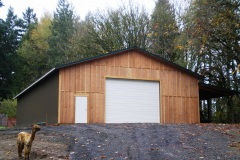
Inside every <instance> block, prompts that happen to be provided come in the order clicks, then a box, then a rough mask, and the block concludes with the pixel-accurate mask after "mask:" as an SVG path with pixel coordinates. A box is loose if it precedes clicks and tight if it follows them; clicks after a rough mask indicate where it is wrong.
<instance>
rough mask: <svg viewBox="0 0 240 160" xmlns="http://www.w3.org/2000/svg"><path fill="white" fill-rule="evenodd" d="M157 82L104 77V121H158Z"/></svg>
mask: <svg viewBox="0 0 240 160" xmlns="http://www.w3.org/2000/svg"><path fill="white" fill-rule="evenodd" d="M159 108H160V107H159V82H156V81H142V80H126V79H106V119H105V121H106V123H138V122H142V123H146V122H150V123H159V122H160V113H159Z"/></svg>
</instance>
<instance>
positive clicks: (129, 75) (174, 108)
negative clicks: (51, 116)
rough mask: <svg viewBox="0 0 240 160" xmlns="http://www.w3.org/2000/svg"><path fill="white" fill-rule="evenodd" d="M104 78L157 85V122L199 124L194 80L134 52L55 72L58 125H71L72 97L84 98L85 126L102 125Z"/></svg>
mask: <svg viewBox="0 0 240 160" xmlns="http://www.w3.org/2000/svg"><path fill="white" fill-rule="evenodd" d="M106 78H122V79H136V80H137V79H139V80H150V81H151V80H153V81H159V82H160V94H159V95H160V123H199V122H200V117H199V116H200V114H199V92H198V78H197V77H195V76H193V75H190V74H187V73H186V72H183V71H181V70H179V69H177V68H176V67H172V66H170V65H169V64H167V63H164V62H160V61H158V60H156V59H155V58H153V57H152V56H149V55H148V54H146V53H143V52H141V51H138V50H127V51H123V52H121V53H118V54H114V55H111V56H106V57H102V58H98V59H93V60H90V61H86V62H82V63H79V64H74V65H70V66H67V67H63V68H60V69H59V106H58V107H59V113H58V114H59V116H58V118H59V119H58V122H59V123H75V96H81V95H82V96H88V113H87V114H88V123H104V122H105V82H106Z"/></svg>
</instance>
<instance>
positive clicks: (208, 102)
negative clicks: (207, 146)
mask: <svg viewBox="0 0 240 160" xmlns="http://www.w3.org/2000/svg"><path fill="white" fill-rule="evenodd" d="M207 105H208V122H212V101H211V99H208V100H207Z"/></svg>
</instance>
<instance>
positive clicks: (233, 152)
mask: <svg viewBox="0 0 240 160" xmlns="http://www.w3.org/2000/svg"><path fill="white" fill-rule="evenodd" d="M30 129H31V128H16V129H6V130H0V159H1V160H2V159H3V160H5V159H6V160H15V159H18V155H17V145H16V136H17V134H18V133H19V132H20V131H27V132H31V130H30ZM30 159H43V160H51V159H54V160H61V159H62V160H64V159H74V160H75V159H76V160H78V159H79V160H82V159H83V160H85V159H87V160H88V159H89V160H94V159H96V160H101V159H106V160H123V159H133V160H135V159H136V160H150V159H152V160H159V159H161V160H162V159H166V160H171V159H186V160H190V159H227V160H228V159H240V125H224V124H194V125H177V124H167V125H162V124H76V125H60V126H44V127H42V128H41V131H39V132H37V134H36V138H35V140H34V142H33V146H32V151H31V154H30Z"/></svg>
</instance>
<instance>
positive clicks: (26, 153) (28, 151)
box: [24, 146, 31, 160]
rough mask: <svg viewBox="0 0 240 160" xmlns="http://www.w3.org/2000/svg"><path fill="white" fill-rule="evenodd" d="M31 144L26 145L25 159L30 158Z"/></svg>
mask: <svg viewBox="0 0 240 160" xmlns="http://www.w3.org/2000/svg"><path fill="white" fill-rule="evenodd" d="M30 150H31V146H30V147H29V146H25V147H24V158H25V160H29V154H30Z"/></svg>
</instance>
